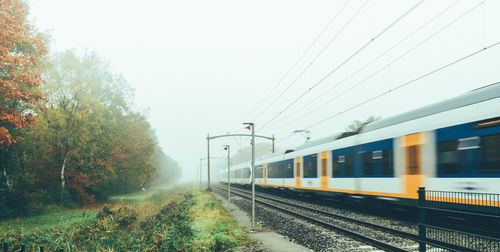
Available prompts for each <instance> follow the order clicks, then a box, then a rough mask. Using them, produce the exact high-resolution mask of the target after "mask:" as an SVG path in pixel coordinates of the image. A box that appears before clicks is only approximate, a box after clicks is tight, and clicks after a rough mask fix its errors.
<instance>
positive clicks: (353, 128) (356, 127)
mask: <svg viewBox="0 0 500 252" xmlns="http://www.w3.org/2000/svg"><path fill="white" fill-rule="evenodd" d="M377 120H380V116H370V117H368V118H367V119H366V120H364V121H360V120H354V121H352V122H351V123H350V124H349V125H347V126H346V127H345V129H344V130H345V131H346V132H352V133H359V131H360V130H361V129H362V128H363V126H364V125H366V124H368V123H371V122H374V121H377Z"/></svg>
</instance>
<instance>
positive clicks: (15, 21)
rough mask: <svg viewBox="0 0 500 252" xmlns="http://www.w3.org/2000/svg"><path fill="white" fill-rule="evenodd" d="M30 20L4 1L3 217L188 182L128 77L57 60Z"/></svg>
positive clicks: (77, 59)
mask: <svg viewBox="0 0 500 252" xmlns="http://www.w3.org/2000/svg"><path fill="white" fill-rule="evenodd" d="M27 14H28V6H27V5H26V3H24V2H22V1H20V0H0V167H1V168H0V169H1V174H0V178H1V179H0V217H8V216H12V215H18V214H22V213H28V212H33V211H38V210H40V209H42V208H43V207H44V206H45V205H46V204H54V203H57V204H59V203H65V204H89V203H92V202H95V201H103V200H106V199H107V197H108V196H110V195H111V194H116V193H126V192H131V191H135V190H139V189H141V188H144V187H147V186H149V185H150V184H151V180H152V177H153V176H154V175H155V174H156V173H157V172H158V173H160V174H162V178H164V180H165V182H166V183H169V182H174V181H175V180H176V179H178V177H179V176H180V168H179V166H178V165H177V164H176V163H175V161H173V160H172V159H171V158H169V157H168V156H167V155H166V154H165V153H164V152H163V151H162V150H161V148H160V147H159V143H158V141H157V138H156V136H155V133H154V130H153V129H152V128H151V125H150V123H149V122H148V120H147V118H146V116H145V115H144V114H143V113H140V112H137V111H136V109H134V105H133V94H134V91H133V89H132V88H131V87H130V86H129V84H128V83H127V82H126V80H125V79H124V78H123V76H121V75H120V74H115V73H112V72H111V71H110V69H109V67H108V65H107V63H106V62H105V61H104V60H103V59H102V58H100V57H99V56H98V55H97V54H96V53H93V52H86V53H84V54H83V55H79V54H77V53H76V52H74V51H71V50H69V51H63V52H51V53H49V50H48V49H47V45H48V39H47V37H48V36H46V35H44V34H42V33H40V32H38V31H37V30H36V28H35V27H34V26H33V25H32V24H31V23H30V22H29V21H28V20H27Z"/></svg>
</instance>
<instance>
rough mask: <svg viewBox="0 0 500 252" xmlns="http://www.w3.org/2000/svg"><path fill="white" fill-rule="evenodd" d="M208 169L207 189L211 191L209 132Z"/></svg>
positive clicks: (208, 144)
mask: <svg viewBox="0 0 500 252" xmlns="http://www.w3.org/2000/svg"><path fill="white" fill-rule="evenodd" d="M207 170H208V179H207V190H209V191H210V135H209V134H207Z"/></svg>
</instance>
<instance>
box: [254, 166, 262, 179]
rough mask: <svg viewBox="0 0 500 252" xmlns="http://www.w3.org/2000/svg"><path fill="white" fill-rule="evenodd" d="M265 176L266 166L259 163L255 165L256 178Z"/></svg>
mask: <svg viewBox="0 0 500 252" xmlns="http://www.w3.org/2000/svg"><path fill="white" fill-rule="evenodd" d="M263 177H264V166H263V165H259V166H256V167H255V178H263Z"/></svg>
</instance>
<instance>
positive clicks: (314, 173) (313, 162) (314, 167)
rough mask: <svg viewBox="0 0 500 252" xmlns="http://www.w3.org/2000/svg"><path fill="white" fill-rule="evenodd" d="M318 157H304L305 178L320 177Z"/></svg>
mask: <svg viewBox="0 0 500 252" xmlns="http://www.w3.org/2000/svg"><path fill="white" fill-rule="evenodd" d="M317 158H318V157H317V155H315V154H314V155H309V156H305V157H304V178H317V177H318V162H317V160H318V159H317Z"/></svg>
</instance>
